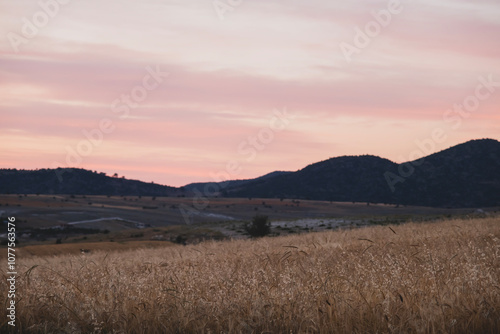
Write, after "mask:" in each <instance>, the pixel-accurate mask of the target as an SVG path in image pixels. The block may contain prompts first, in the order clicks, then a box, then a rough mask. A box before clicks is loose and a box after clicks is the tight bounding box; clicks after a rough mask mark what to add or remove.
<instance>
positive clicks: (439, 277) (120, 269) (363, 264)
mask: <svg viewBox="0 0 500 334" xmlns="http://www.w3.org/2000/svg"><path fill="white" fill-rule="evenodd" d="M1 268H2V274H3V276H4V279H2V280H1V283H0V289H1V290H2V293H1V296H2V298H4V299H5V301H6V300H7V299H6V295H7V292H6V290H7V285H6V278H7V277H6V270H4V268H6V264H5V261H3V262H2V264H1ZM499 282H500V219H499V218H486V219H476V220H449V221H441V222H435V223H407V224H404V225H399V226H375V227H367V228H360V229H353V230H341V231H329V232H320V233H309V234H302V235H294V236H286V237H274V238H262V239H258V240H235V241H224V242H205V243H201V244H198V245H189V246H171V247H167V248H160V249H144V250H134V251H124V252H123V251H122V252H109V253H106V252H104V251H98V252H93V253H90V254H85V255H82V254H79V255H61V256H54V257H33V258H26V259H22V258H19V259H18V277H17V288H18V290H17V293H16V296H17V319H16V323H17V326H16V328H15V330H16V331H17V332H21V333H498V332H499V331H500V283H499ZM4 305H6V302H4ZM3 310H4V311H3V315H2V324H1V326H2V327H1V328H0V329H1V331H3V332H7V331H9V328H12V327H11V326H8V325H7V323H6V322H7V321H6V320H5V319H6V311H5V307H4V308H3Z"/></svg>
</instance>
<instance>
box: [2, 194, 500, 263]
mask: <svg viewBox="0 0 500 334" xmlns="http://www.w3.org/2000/svg"><path fill="white" fill-rule="evenodd" d="M477 209H478V208H469V209H447V208H427V207H410V206H400V207H397V206H394V205H385V204H374V203H370V204H369V205H367V203H343V202H325V201H305V200H294V199H283V200H280V199H254V198H252V199H248V198H205V199H200V198H194V199H193V198H184V197H158V198H156V197H130V196H127V197H126V196H111V197H107V196H73V195H53V196H52V195H30V194H26V195H24V194H23V195H0V217H1V218H0V220H3V221H4V222H5V220H6V218H7V217H15V218H16V221H17V223H18V224H17V232H18V235H17V238H18V243H19V245H20V246H24V245H36V244H54V243H55V242H56V241H58V240H59V241H60V242H62V243H68V242H99V241H101V242H104V241H106V242H113V241H128V239H131V238H127V237H126V236H125V237H124V235H125V234H126V233H129V232H127V231H130V233H129V235H134V237H133V238H132V239H133V240H135V241H138V240H167V241H172V240H173V239H175V238H177V237H179V236H181V238H184V237H185V235H188V240H187V242H188V243H190V242H192V241H193V242H198V241H199V240H203V239H207V238H210V237H211V236H215V238H216V239H220V235H224V236H227V237H230V238H246V235H245V232H244V230H243V225H244V223H245V222H248V221H250V220H251V218H252V217H253V216H254V215H256V214H261V215H267V216H269V218H270V220H271V221H272V224H273V234H275V235H278V234H279V235H286V234H291V233H300V232H304V231H322V230H329V229H336V228H350V227H357V226H366V225H372V224H387V223H401V222H407V221H426V220H435V219H442V218H450V217H471V216H476V215H478V213H477ZM484 210H485V211H486V213H485V214H490V213H491V214H495V212H496V211H497V210H499V208H484ZM480 215H481V214H480ZM180 226H182V228H180ZM174 227H175V228H174ZM138 230H144V231H143V232H138ZM151 230H154V231H153V232H159V233H153V232H151ZM195 230H200V231H195ZM134 231H135V232H134ZM150 232H151V233H150ZM124 233H125V234H124ZM141 234H142V236H141ZM161 234H163V236H161ZM189 235H191V236H192V237H189ZM0 240H2V241H3V242H5V231H3V232H0ZM56 253H57V252H56ZM1 257H2V255H0V258H1Z"/></svg>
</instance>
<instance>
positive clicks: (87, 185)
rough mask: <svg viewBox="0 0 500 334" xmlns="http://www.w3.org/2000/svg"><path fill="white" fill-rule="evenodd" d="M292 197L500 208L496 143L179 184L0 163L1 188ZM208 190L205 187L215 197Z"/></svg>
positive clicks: (45, 191) (350, 158)
mask: <svg viewBox="0 0 500 334" xmlns="http://www.w3.org/2000/svg"><path fill="white" fill-rule="evenodd" d="M207 185H211V186H215V187H211V188H210V189H211V191H213V189H214V188H215V189H219V190H220V191H219V193H218V195H220V196H227V197H254V198H255V197H260V198H293V199H311V200H329V201H349V202H351V201H352V202H371V203H391V204H403V205H423V206H440V207H487V206H500V142H498V141H496V140H493V139H481V140H472V141H469V142H466V143H463V144H460V145H457V146H454V147H451V148H449V149H446V150H443V151H441V152H438V153H435V154H432V155H429V156H427V157H424V158H422V159H420V160H417V161H411V162H406V163H403V164H397V163H394V162H392V161H390V160H387V159H383V158H380V157H376V156H371V155H364V156H343V157H337V158H331V159H328V160H325V161H321V162H318V163H314V164H311V165H309V166H307V167H305V168H303V169H301V170H299V171H296V172H273V173H269V174H266V175H264V176H262V177H259V178H256V179H251V180H233V181H226V182H221V183H213V182H212V183H193V184H189V185H187V186H185V187H182V188H174V187H168V186H162V185H158V184H154V183H145V182H141V181H136V180H127V179H123V178H116V177H109V176H106V175H105V174H104V173H97V172H92V171H88V170H84V169H76V168H67V169H61V168H59V169H41V170H36V171H29V170H16V169H1V170H0V193H4V194H5V193H7V194H9V193H10V194H37V193H38V194H75V195H77V194H78V195H127V196H131V195H136V196H139V195H142V196H179V195H180V196H184V195H193V194H194V193H195V189H197V190H198V194H199V193H200V192H201V193H202V194H203V195H204V196H207V197H208V195H209V194H207V193H206V192H205V187H206V186H207ZM212 194H213V193H210V195H212Z"/></svg>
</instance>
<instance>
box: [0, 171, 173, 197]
mask: <svg viewBox="0 0 500 334" xmlns="http://www.w3.org/2000/svg"><path fill="white" fill-rule="evenodd" d="M180 192H181V190H180V189H178V188H173V187H168V186H162V185H159V184H154V183H146V182H141V181H136V180H128V179H124V178H118V177H110V176H106V174H104V173H97V172H93V171H89V170H85V169H78V168H64V169H63V168H58V169H40V170H16V169H1V170H0V193H3V194H73V195H120V196H121V195H126V196H133V195H135V196H173V195H177V194H179V193H180Z"/></svg>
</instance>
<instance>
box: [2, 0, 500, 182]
mask: <svg viewBox="0 0 500 334" xmlns="http://www.w3.org/2000/svg"><path fill="white" fill-rule="evenodd" d="M219 3H226V4H231V3H232V4H236V5H234V6H233V7H231V9H232V10H228V11H226V12H224V13H222V14H221V13H217V11H216V9H215V8H214V6H213V1H206V0H203V1H201V0H192V1H180V0H145V1H128V0H124V1H95V0H87V1H77V0H72V1H70V0H64V1H63V0H41V1H39V2H37V1H26V0H18V1H5V0H0V13H2V14H1V15H2V20H1V21H0V22H1V23H0V27H1V28H2V29H1V31H2V34H1V37H2V38H1V40H0V54H1V59H0V168H25V169H35V168H51V167H57V166H60V167H79V168H86V169H92V170H98V171H104V172H106V173H108V174H113V173H118V174H119V175H120V176H121V175H124V176H125V177H127V178H133V179H140V180H144V181H148V182H149V181H154V182H156V183H161V184H167V185H172V186H181V185H184V184H187V183H190V182H198V181H211V180H213V175H223V174H224V175H229V176H230V177H231V178H235V179H236V178H251V177H257V176H260V175H263V174H266V173H268V172H271V171H274V170H292V171H293V170H297V169H300V168H303V167H304V166H306V165H308V164H310V163H313V162H317V161H320V160H325V159H328V158H330V157H335V156H341V155H360V154H374V155H379V156H382V157H385V158H388V159H391V160H393V161H396V162H403V161H407V160H410V159H411V158H412V157H414V156H417V155H419V154H420V153H422V152H421V151H423V150H427V151H429V152H423V153H432V152H435V151H439V150H442V149H445V148H448V147H450V146H453V145H456V144H458V143H461V142H465V141H467V140H470V139H478V138H494V139H497V140H499V139H500V113H499V107H500V43H499V42H498V36H500V20H499V18H500V2H498V1H497V0H480V1H465V0H447V1H444V0H433V1H431V0H420V1H401V2H400V4H399V6H397V7H394V8H397V9H398V10H397V11H396V10H395V9H394V10H393V9H391V10H393V12H392V14H391V16H390V19H388V21H386V22H385V23H386V24H384V26H382V25H380V24H379V23H377V22H376V21H375V19H374V16H373V14H372V13H373V12H377V13H380V11H383V13H387V12H388V10H389V8H392V7H390V6H389V2H388V1H373V0H370V1H368V0H363V1H349V2H346V1H326V0H322V1H320V0H294V1H263V0H257V1H256V0H242V1H240V2H238V1H225V0H222V1H220V2H219ZM238 3H239V5H238ZM41 4H45V5H43V6H42V5H41ZM227 6H229V5H227ZM42 7H45V11H46V12H48V14H47V13H45V12H44V9H43V8H42ZM226 8H229V7H226ZM389 13H390V12H389ZM221 17H222V18H223V19H221ZM37 20H38V21H37ZM27 22H30V23H27ZM30 24H33V26H34V27H35V30H34V31H32V30H29V28H30V27H29V25H30ZM37 25H38V27H37ZM367 26H368V27H370V26H371V27H375V28H376V27H377V26H378V31H375V32H373V31H372V32H371V35H372V36H371V37H370V36H368V39H369V43H367V45H366V46H365V45H363V46H362V47H360V44H356V43H355V40H356V31H357V30H356V28H357V27H358V28H359V29H361V30H365V28H366V27H367ZM31 28H33V27H31ZM346 44H348V45H352V46H353V47H356V46H358V47H359V48H358V51H357V53H354V54H352V55H351V59H350V61H348V60H347V59H346V57H345V55H344V53H343V51H342V48H341V45H346ZM147 68H149V72H151V71H153V72H154V71H159V72H168V76H160V77H159V79H158V80H157V81H155V80H154V78H153V77H151V75H150V74H149V72H148V70H147ZM479 78H483V79H479ZM144 80H146V85H148V87H149V88H148V89H146V88H144V87H146V86H145V84H144ZM484 80H486V81H488V80H490V81H492V82H493V84H491V85H490V86H489V87H483V86H481V85H482V84H481V82H483V81H484ZM153 86H154V87H153ZM478 91H479V94H480V95H477V94H478V93H477V92H478ZM144 92H146V95H144V96H142V95H141V94H143V93H144ZM131 94H135V95H134V96H136V97H137V99H135V100H131V102H130V104H131V105H132V104H133V105H134V107H133V108H130V107H128V106H127V105H126V102H121V101H120V99H121V97H122V96H124V95H131ZM478 96H479V97H480V98H478ZM475 102H477V103H475ZM464 103H469V110H470V111H469V112H467V115H466V116H464V115H465V113H464V114H459V113H457V112H453V111H450V109H452V108H453V106H454V105H455V104H464ZM126 109H128V110H127V111H125V110H126ZM277 111H279V112H280V113H281V114H285V115H286V114H288V115H289V116H288V118H286V119H285V121H283V120H280V121H278V120H277V119H276V118H275V117H276V116H275V114H276V112H277ZM101 122H108V123H109V124H107V125H108V126H109V128H106V127H104V128H100V123H101ZM435 129H441V130H442V132H443V133H444V138H443V139H442V140H439V141H433V140H432V133H433V131H435ZM85 133H92V134H94V135H95V137H93V139H92V140H89V139H87V136H86V135H85ZM259 136H260V137H259ZM419 143H426V146H422V145H419ZM422 147H423V148H422ZM78 150H80V151H79V152H80V153H78ZM68 152H76V153H68ZM75 154H76V155H77V156H75ZM228 164H229V165H230V168H229V169H228Z"/></svg>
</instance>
